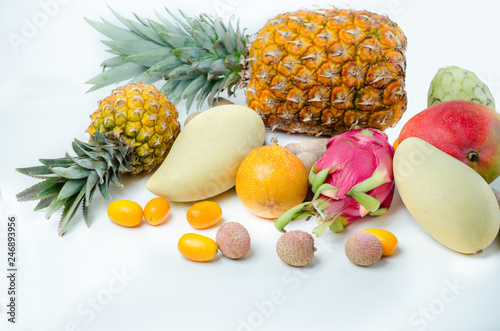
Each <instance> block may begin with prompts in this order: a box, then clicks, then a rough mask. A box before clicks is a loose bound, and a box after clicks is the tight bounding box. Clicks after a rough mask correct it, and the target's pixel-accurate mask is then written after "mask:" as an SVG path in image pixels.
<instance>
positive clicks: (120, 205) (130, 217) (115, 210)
mask: <svg viewBox="0 0 500 331" xmlns="http://www.w3.org/2000/svg"><path fill="white" fill-rule="evenodd" d="M143 215H144V212H143V210H142V207H141V205H139V204H138V203H137V202H134V201H131V200H116V201H113V202H112V203H110V204H109V205H108V217H109V218H110V219H111V220H112V221H113V222H115V223H116V224H118V225H121V226H125V227H127V228H132V227H134V226H137V225H139V224H141V222H142V217H143Z"/></svg>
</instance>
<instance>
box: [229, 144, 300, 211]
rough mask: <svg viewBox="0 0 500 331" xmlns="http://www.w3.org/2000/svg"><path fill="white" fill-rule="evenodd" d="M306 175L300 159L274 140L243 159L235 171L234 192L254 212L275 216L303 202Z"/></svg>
mask: <svg viewBox="0 0 500 331" xmlns="http://www.w3.org/2000/svg"><path fill="white" fill-rule="evenodd" d="M307 176H308V174H307V170H306V167H305V166H304V164H303V163H302V161H300V159H299V158H298V157H296V156H295V155H294V154H293V153H292V152H290V151H289V150H288V149H286V148H285V147H282V146H279V145H278V144H276V143H275V142H273V143H272V144H271V145H265V146H261V147H258V148H256V149H254V150H253V151H251V152H250V153H249V154H247V156H246V157H245V158H244V159H243V161H242V162H241V164H240V166H239V168H238V172H237V173H236V184H235V186H236V194H237V195H238V197H239V199H240V200H241V202H242V203H243V205H244V206H245V207H246V208H247V209H248V210H250V211H251V212H252V213H253V214H255V215H257V216H260V217H263V218H270V219H274V218H277V217H279V216H280V215H281V214H283V213H284V212H285V211H287V210H288V209H290V208H292V207H294V206H296V205H298V204H300V203H302V202H303V201H304V199H305V197H306V194H307V190H308V181H307Z"/></svg>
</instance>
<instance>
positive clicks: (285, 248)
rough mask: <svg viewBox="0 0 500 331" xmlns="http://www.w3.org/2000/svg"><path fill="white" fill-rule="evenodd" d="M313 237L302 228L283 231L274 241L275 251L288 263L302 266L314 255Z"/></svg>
mask: <svg viewBox="0 0 500 331" xmlns="http://www.w3.org/2000/svg"><path fill="white" fill-rule="evenodd" d="M315 250H316V248H315V247H314V238H313V236H311V235H310V234H309V233H307V232H305V231H302V230H294V231H290V232H286V233H284V234H283V235H282V236H281V237H280V238H279V239H278V242H277V243H276V253H278V256H279V257H280V259H281V260H282V261H283V262H285V263H286V264H288V265H291V266H294V267H302V266H305V265H306V264H308V263H309V262H311V261H312V259H313V257H314V251H315Z"/></svg>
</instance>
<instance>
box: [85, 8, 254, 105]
mask: <svg viewBox="0 0 500 331" xmlns="http://www.w3.org/2000/svg"><path fill="white" fill-rule="evenodd" d="M165 9H166V11H167V13H168V15H169V16H170V20H169V18H168V17H166V16H162V15H160V14H159V13H158V12H157V13H156V16H157V17H158V19H159V22H157V21H154V20H151V19H142V18H140V17H139V16H138V15H136V14H134V16H135V19H136V20H135V21H134V20H131V19H127V18H125V17H123V16H121V15H120V14H119V13H117V12H116V11H114V10H113V9H111V8H110V10H111V11H112V13H113V14H114V15H115V17H116V18H117V19H118V20H119V21H120V22H121V23H122V24H123V25H124V26H125V28H122V27H119V26H116V25H114V24H112V23H110V22H108V21H106V20H105V19H102V22H97V21H93V20H90V19H86V20H87V22H88V23H89V24H90V25H91V26H92V27H94V28H95V29H96V30H98V31H99V32H101V33H102V34H103V35H105V36H106V37H108V38H110V39H111V40H103V41H102V42H103V43H104V44H105V45H106V46H108V47H109V49H108V52H110V53H112V54H115V55H116V56H115V57H112V58H110V59H108V60H106V61H104V62H103V63H102V64H101V66H102V67H103V72H102V73H101V74H99V75H97V76H95V77H94V78H92V79H90V80H89V81H87V83H88V84H93V86H92V87H91V88H90V89H89V90H88V92H90V91H93V90H97V89H100V88H102V87H105V86H107V85H110V84H115V83H120V82H122V81H124V80H131V81H130V82H144V83H147V84H151V83H154V82H157V81H160V80H166V82H165V84H164V85H163V86H162V87H161V88H160V90H161V91H162V92H164V93H165V94H166V95H167V96H168V98H169V99H170V101H171V102H172V103H173V104H177V103H178V102H179V101H181V99H186V107H187V110H188V111H189V109H190V108H191V105H192V104H193V102H194V101H197V108H200V107H201V105H202V103H203V102H204V101H205V100H207V99H208V103H209V105H210V106H212V104H213V100H214V98H216V97H218V95H219V93H220V92H221V91H223V90H224V89H227V90H228V94H229V95H232V94H234V91H235V89H236V87H237V84H238V83H239V82H240V80H241V75H242V73H241V72H242V70H243V69H244V68H243V64H244V62H245V61H244V59H245V54H246V52H247V50H246V45H247V43H248V39H249V37H248V36H245V35H244V31H241V30H240V28H239V23H237V24H236V30H235V29H234V27H233V25H232V24H231V21H229V22H228V24H227V25H226V24H224V23H223V21H222V19H220V18H218V17H212V16H209V15H206V14H202V15H200V16H198V17H188V16H186V15H185V14H184V13H183V12H181V11H180V15H181V17H178V16H176V15H174V14H173V13H172V12H170V11H169V10H168V9H167V8H165ZM172 20H173V22H171V21H172Z"/></svg>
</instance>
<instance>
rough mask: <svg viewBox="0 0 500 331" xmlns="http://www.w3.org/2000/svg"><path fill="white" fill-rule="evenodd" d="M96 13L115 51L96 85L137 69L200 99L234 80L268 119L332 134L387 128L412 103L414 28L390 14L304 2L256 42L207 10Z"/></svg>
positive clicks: (138, 76)
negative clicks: (409, 58) (409, 60)
mask: <svg viewBox="0 0 500 331" xmlns="http://www.w3.org/2000/svg"><path fill="white" fill-rule="evenodd" d="M113 13H114V14H115V16H116V17H117V18H118V19H119V20H120V21H121V22H122V23H123V24H124V25H125V26H126V27H127V29H123V28H121V27H118V26H115V25H113V24H111V23H109V22H108V21H103V22H102V23H101V22H96V21H92V20H88V22H89V23H90V24H91V25H92V26H93V27H94V28H96V29H97V30H99V31H100V32H101V33H103V34H104V35H106V36H107V37H109V38H111V41H104V43H105V44H106V45H107V46H109V47H110V52H111V53H114V54H117V56H116V57H114V58H111V59H109V60H106V61H105V62H103V64H102V66H103V67H104V68H105V69H107V70H105V71H104V72H103V73H101V74H100V75H98V76H96V77H94V78H93V79H91V80H90V81H89V82H88V83H90V84H94V86H93V87H92V88H91V90H93V89H97V88H101V87H103V86H106V85H108V84H112V83H118V82H120V81H122V80H124V79H127V78H131V79H132V80H133V81H137V80H144V81H147V82H154V81H158V80H161V79H165V80H166V83H165V84H164V85H163V87H162V88H161V90H162V91H164V92H166V93H167V95H168V96H169V97H170V98H171V100H172V102H173V103H174V104H175V103H177V102H178V101H180V100H181V99H187V107H188V109H189V108H190V106H191V104H192V103H193V102H194V101H195V100H197V101H198V106H199V105H201V103H202V102H203V101H205V100H206V99H207V98H208V102H209V103H211V102H212V100H213V98H214V96H217V95H218V93H219V92H220V91H222V90H223V89H227V90H228V93H229V95H231V94H233V93H234V90H235V89H236V88H245V89H246V96H247V104H248V106H249V107H250V108H252V109H254V110H255V111H257V112H258V113H259V114H260V115H261V117H262V118H263V120H264V122H265V123H266V124H267V125H268V126H270V127H272V128H278V129H281V130H285V131H290V132H305V133H309V134H315V135H321V134H325V135H333V134H336V133H339V132H343V131H347V130H349V129H351V128H353V127H354V126H363V127H370V128H376V129H380V130H384V129H385V128H387V127H389V126H392V125H394V124H395V123H396V122H397V121H398V120H399V119H400V118H401V116H402V114H403V112H404V111H405V110H406V92H405V69H406V60H405V55H404V54H405V49H406V37H405V35H404V33H403V32H402V31H401V29H400V28H399V27H398V26H397V25H396V24H395V23H394V22H392V21H391V20H389V19H388V18H387V17H385V16H380V15H377V14H374V13H371V12H368V11H355V10H340V9H336V8H332V9H326V10H312V11H307V10H300V11H297V12H291V13H284V14H280V15H278V16H276V17H275V18H273V19H271V20H269V21H268V22H267V23H266V24H265V26H264V27H263V28H262V29H261V30H260V31H259V32H258V33H257V35H256V37H255V38H254V40H253V42H250V37H248V36H245V35H243V33H242V32H241V30H240V28H239V27H238V26H237V27H236V30H235V29H234V28H233V26H232V25H231V24H230V23H229V24H228V25H224V24H223V23H222V20H221V19H219V18H213V17H210V16H207V15H200V16H199V17H194V18H192V17H187V16H185V15H184V14H183V15H182V16H183V17H182V18H178V17H176V16H175V15H173V14H172V13H170V12H169V15H170V16H171V18H172V19H173V22H171V21H169V20H168V19H167V18H165V17H163V16H161V15H157V16H158V18H159V19H160V21H161V23H158V22H156V21H153V20H149V19H142V18H139V17H138V16H136V19H137V21H133V20H130V19H126V18H124V17H122V16H121V15H119V14H118V13H116V12H113Z"/></svg>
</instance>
